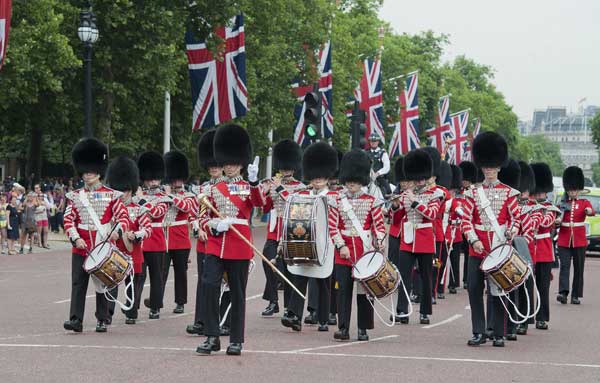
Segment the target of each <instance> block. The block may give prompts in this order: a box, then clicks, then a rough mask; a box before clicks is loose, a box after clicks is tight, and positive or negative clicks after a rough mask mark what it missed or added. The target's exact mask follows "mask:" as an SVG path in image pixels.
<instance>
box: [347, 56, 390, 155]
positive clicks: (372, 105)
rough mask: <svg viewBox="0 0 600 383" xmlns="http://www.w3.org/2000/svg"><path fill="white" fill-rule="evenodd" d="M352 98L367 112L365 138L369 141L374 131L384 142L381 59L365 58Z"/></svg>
mask: <svg viewBox="0 0 600 383" xmlns="http://www.w3.org/2000/svg"><path fill="white" fill-rule="evenodd" d="M354 98H355V99H356V100H358V102H359V106H360V109H362V110H364V111H365V113H366V114H367V121H366V122H365V125H366V126H367V130H366V132H365V140H367V142H368V141H369V136H370V135H371V133H373V132H375V133H377V134H378V135H379V137H381V142H382V143H385V132H384V131H383V126H384V125H383V124H384V121H383V94H382V92H381V61H379V60H369V59H367V60H365V61H364V62H363V75H362V79H361V80H360V84H359V85H358V87H357V88H356V89H355V90H354Z"/></svg>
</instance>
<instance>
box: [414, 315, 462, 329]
mask: <svg viewBox="0 0 600 383" xmlns="http://www.w3.org/2000/svg"><path fill="white" fill-rule="evenodd" d="M461 317H462V314H454V315H452V316H451V317H450V318H447V319H444V320H443V321H441V322H437V323H434V324H428V325H427V326H423V327H421V328H426V329H429V328H434V327H437V326H441V325H445V324H446V323H450V322H453V321H455V320H457V319H458V318H461Z"/></svg>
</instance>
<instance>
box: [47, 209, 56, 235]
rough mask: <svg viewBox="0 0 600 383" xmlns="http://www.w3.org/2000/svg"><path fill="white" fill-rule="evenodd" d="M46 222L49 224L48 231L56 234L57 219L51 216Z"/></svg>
mask: <svg viewBox="0 0 600 383" xmlns="http://www.w3.org/2000/svg"><path fill="white" fill-rule="evenodd" d="M48 222H49V224H50V231H51V232H53V233H58V217H57V215H56V214H54V215H51V216H50V217H49V218H48Z"/></svg>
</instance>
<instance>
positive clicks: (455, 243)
mask: <svg viewBox="0 0 600 383" xmlns="http://www.w3.org/2000/svg"><path fill="white" fill-rule="evenodd" d="M450 168H451V170H452V181H451V182H450V190H449V191H450V199H449V200H447V201H446V203H445V204H444V206H443V207H442V209H443V210H444V216H446V215H447V216H448V219H447V220H446V219H445V218H444V220H443V221H442V224H443V225H445V243H444V245H445V246H446V248H447V250H446V251H447V252H449V253H450V267H449V269H448V271H447V272H446V273H445V274H444V276H443V277H442V278H440V281H439V283H438V293H439V292H440V291H441V292H442V293H443V292H444V290H443V287H444V284H445V279H448V293H449V294H456V289H457V288H458V287H459V286H460V250H461V247H462V242H463V237H462V232H461V231H460V220H461V216H460V214H459V212H460V207H461V204H462V194H460V193H461V190H462V181H463V178H462V170H461V169H460V167H458V166H457V165H450Z"/></svg>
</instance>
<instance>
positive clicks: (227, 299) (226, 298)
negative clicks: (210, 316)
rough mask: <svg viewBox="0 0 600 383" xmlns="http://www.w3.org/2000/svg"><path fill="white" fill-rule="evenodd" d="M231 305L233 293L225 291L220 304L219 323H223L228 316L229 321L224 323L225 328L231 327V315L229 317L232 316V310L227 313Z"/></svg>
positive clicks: (226, 320)
mask: <svg viewBox="0 0 600 383" xmlns="http://www.w3.org/2000/svg"><path fill="white" fill-rule="evenodd" d="M229 304H231V293H230V292H229V291H223V295H221V303H220V304H219V321H222V320H223V317H224V316H225V315H227V319H225V322H224V323H223V326H227V327H230V326H231V315H229V314H231V309H229V311H227V309H228V308H229ZM219 323H220V322H219Z"/></svg>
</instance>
